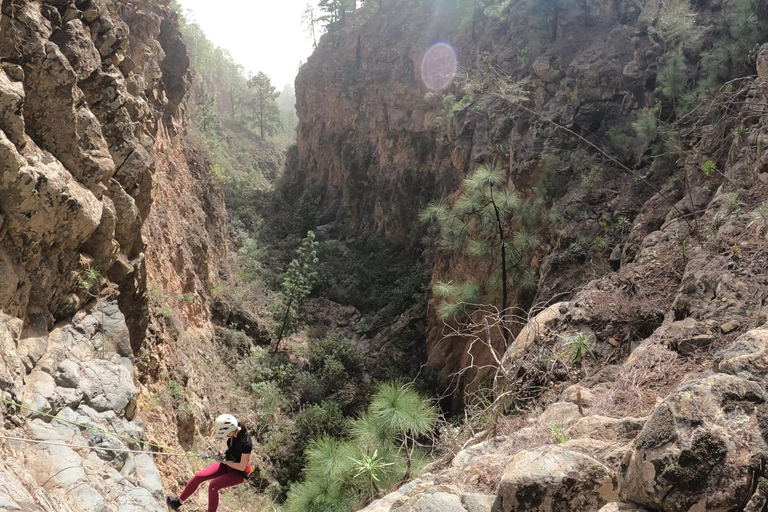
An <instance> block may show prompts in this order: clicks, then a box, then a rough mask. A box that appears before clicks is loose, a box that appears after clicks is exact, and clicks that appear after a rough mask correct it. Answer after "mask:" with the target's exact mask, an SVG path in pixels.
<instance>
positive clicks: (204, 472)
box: [179, 462, 227, 501]
mask: <svg viewBox="0 0 768 512" xmlns="http://www.w3.org/2000/svg"><path fill="white" fill-rule="evenodd" d="M226 474H227V466H225V465H224V464H221V463H219V462H214V463H213V464H211V465H210V466H207V467H206V468H204V469H201V470H200V471H198V472H197V473H195V476H193V477H192V479H191V480H190V481H189V483H187V486H186V487H184V491H183V492H182V493H181V496H179V499H180V500H181V501H184V500H186V499H188V498H189V497H190V496H192V493H193V492H195V491H196V490H197V488H198V487H200V484H201V483H203V482H205V481H206V480H210V479H211V478H216V477H217V476H221V475H226Z"/></svg>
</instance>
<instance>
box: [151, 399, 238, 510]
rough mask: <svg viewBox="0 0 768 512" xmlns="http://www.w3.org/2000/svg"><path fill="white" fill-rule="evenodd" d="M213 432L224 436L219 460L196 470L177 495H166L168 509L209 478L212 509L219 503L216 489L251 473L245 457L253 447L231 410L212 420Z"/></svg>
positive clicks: (173, 507)
mask: <svg viewBox="0 0 768 512" xmlns="http://www.w3.org/2000/svg"><path fill="white" fill-rule="evenodd" d="M213 433H214V435H215V436H216V438H217V439H226V440H227V451H226V452H224V457H223V459H224V460H223V461H221V462H214V463H213V464H211V465H210V466H208V467H206V468H205V469H202V470H201V471H198V472H197V473H196V474H195V476H193V477H192V479H191V480H190V481H189V483H188V484H187V486H186V487H184V491H182V493H181V495H180V496H179V497H178V498H172V497H171V496H166V498H165V501H166V503H167V504H168V506H169V507H170V508H171V509H172V510H179V507H181V505H182V504H183V503H184V501H186V500H187V499H188V498H189V497H190V496H192V493H194V492H195V491H196V490H197V488H198V487H199V486H200V484H201V483H203V482H205V481H206V480H210V481H211V483H210V484H208V512H216V509H217V508H218V507H219V490H221V489H224V488H225V487H232V486H235V485H239V484H241V483H243V482H244V481H245V479H246V478H247V477H248V475H249V474H250V473H251V471H252V470H251V466H250V464H248V458H249V457H250V455H251V450H252V449H253V443H252V442H251V436H250V435H248V431H247V429H246V428H245V427H243V426H242V425H239V424H238V422H237V418H235V417H234V416H232V415H231V414H222V415H221V416H219V417H218V418H216V421H214V422H213Z"/></svg>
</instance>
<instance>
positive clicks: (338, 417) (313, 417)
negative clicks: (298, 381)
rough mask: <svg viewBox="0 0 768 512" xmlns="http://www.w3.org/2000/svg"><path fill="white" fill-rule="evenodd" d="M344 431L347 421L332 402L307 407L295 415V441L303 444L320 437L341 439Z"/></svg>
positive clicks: (326, 401)
mask: <svg viewBox="0 0 768 512" xmlns="http://www.w3.org/2000/svg"><path fill="white" fill-rule="evenodd" d="M346 429H347V419H346V418H345V417H344V414H343V413H342V411H341V407H340V406H339V404H338V403H336V402H335V401H334V400H324V401H323V402H322V403H321V404H312V405H309V406H308V407H305V408H304V409H303V410H302V411H301V412H299V414H297V415H296V439H297V440H301V442H303V443H308V442H309V441H311V440H313V439H318V438H320V437H322V436H332V437H337V438H341V437H344V436H345V433H346Z"/></svg>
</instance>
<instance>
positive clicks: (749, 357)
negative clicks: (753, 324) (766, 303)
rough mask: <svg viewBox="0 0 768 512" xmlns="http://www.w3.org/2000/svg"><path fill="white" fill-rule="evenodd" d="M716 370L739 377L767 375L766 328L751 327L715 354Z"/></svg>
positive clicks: (767, 343) (767, 347) (767, 341)
mask: <svg viewBox="0 0 768 512" xmlns="http://www.w3.org/2000/svg"><path fill="white" fill-rule="evenodd" d="M715 367H716V369H717V370H719V371H721V372H724V373H730V374H732V375H738V376H740V377H759V378H765V377H766V376H768V329H753V330H751V331H748V332H746V333H744V334H742V335H741V336H740V337H739V339H738V340H736V342H735V343H733V344H731V345H730V346H728V347H727V348H725V349H723V350H721V351H720V352H718V353H717V354H715Z"/></svg>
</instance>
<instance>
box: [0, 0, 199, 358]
mask: <svg viewBox="0 0 768 512" xmlns="http://www.w3.org/2000/svg"><path fill="white" fill-rule="evenodd" d="M77 5H79V6H80V7H77V6H75V5H74V4H70V3H66V2H39V1H36V2H5V3H4V4H3V7H2V9H3V16H2V20H1V21H0V32H2V34H3V36H2V37H0V60H2V65H0V101H1V102H2V105H3V109H2V110H3V114H2V120H0V130H1V133H0V161H1V162H2V175H0V204H2V211H0V215H1V216H2V217H1V218H2V221H1V222H0V226H2V227H1V228H0V229H2V235H3V236H2V237H0V240H1V241H0V280H1V281H2V282H3V283H4V286H3V287H2V290H1V291H0V308H2V309H3V310H4V311H6V312H7V313H8V314H10V315H13V316H17V317H19V318H23V319H26V318H28V317H29V316H30V315H39V316H40V318H42V319H43V320H44V321H45V323H46V324H47V325H48V327H51V326H52V325H53V323H55V322H56V321H58V320H61V319H65V318H69V317H70V316H71V315H72V314H73V313H74V312H75V311H76V310H77V309H79V308H80V307H81V306H82V305H83V304H84V303H85V302H86V301H87V300H88V299H89V294H91V293H93V291H94V290H93V289H94V288H96V287H97V285H98V284H100V283H97V282H95V281H94V279H93V275H91V277H90V278H88V279H85V277H84V276H85V274H86V273H87V272H94V273H96V274H97V275H98V276H99V277H100V280H102V279H103V278H107V277H108V278H109V279H110V280H111V281H112V282H114V283H116V284H118V285H119V288H120V291H121V298H120V302H121V303H122V304H123V305H124V306H125V304H127V301H128V299H129V298H133V297H134V296H137V295H141V293H142V292H143V289H144V254H143V253H144V246H145V245H144V244H145V242H144V240H143V238H142V235H141V225H142V222H143V221H144V220H145V219H146V217H147V215H148V214H149V206H150V203H151V189H152V179H153V172H154V170H155V160H156V159H155V148H154V145H155V142H154V138H155V137H156V136H157V133H158V129H159V127H160V126H162V125H163V124H164V123H166V122H167V121H168V120H169V119H170V116H172V115H173V114H174V113H175V111H176V110H175V109H176V108H177V106H178V99H175V100H174V94H176V95H178V90H177V91H176V93H174V94H167V93H166V88H165V85H164V84H165V83H166V82H168V83H172V84H173V87H174V88H175V89H178V88H179V86H180V84H183V82H184V76H185V74H186V67H185V66H186V65H188V62H189V61H188V59H187V60H186V61H185V60H184V59H185V56H184V55H182V54H180V53H179V52H181V51H182V50H183V45H182V47H181V49H180V48H179V46H178V44H175V41H177V40H179V36H178V32H177V31H176V30H175V29H174V28H173V23H165V24H164V23H161V21H162V20H163V19H164V18H168V17H169V16H170V15H171V14H170V11H169V10H167V9H166V8H163V7H161V6H159V5H154V3H149V2H139V1H136V2H125V3H123V4H122V5H120V9H117V4H114V3H113V2H103V3H96V2H85V3H82V2H81V3H78V4H77ZM13 34H15V37H13V36H12V35H13ZM174 34H175V35H174ZM165 48H168V49H169V51H172V52H175V53H174V54H173V55H172V57H173V58H174V60H175V62H176V65H175V66H173V67H170V66H164V65H163V63H164V62H165V61H166V59H167V54H166V51H165ZM182 53H183V52H182ZM185 62H186V64H185ZM179 90H181V91H182V92H183V87H182V88H181V89H179ZM51 262H56V263H55V264H51ZM89 269H90V270H89ZM85 283H87V284H89V285H90V286H85V285H84V284H85ZM133 302H134V304H135V305H134V309H135V311H134V310H132V309H130V308H127V307H124V308H123V309H124V312H125V313H126V314H127V317H128V318H127V319H128V325H129V328H130V330H131V335H132V336H133V337H134V338H135V341H134V345H136V344H137V343H138V341H136V340H138V338H139V337H140V336H141V335H142V332H141V327H142V325H141V324H142V320H141V318H142V317H143V316H146V315H143V314H142V311H141V306H140V302H141V301H133ZM136 308H138V309H136Z"/></svg>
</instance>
